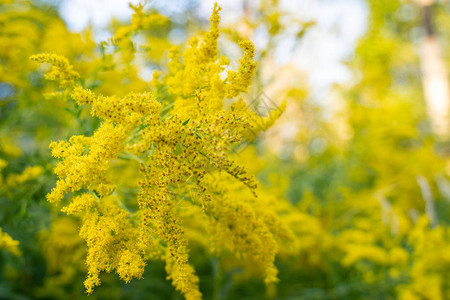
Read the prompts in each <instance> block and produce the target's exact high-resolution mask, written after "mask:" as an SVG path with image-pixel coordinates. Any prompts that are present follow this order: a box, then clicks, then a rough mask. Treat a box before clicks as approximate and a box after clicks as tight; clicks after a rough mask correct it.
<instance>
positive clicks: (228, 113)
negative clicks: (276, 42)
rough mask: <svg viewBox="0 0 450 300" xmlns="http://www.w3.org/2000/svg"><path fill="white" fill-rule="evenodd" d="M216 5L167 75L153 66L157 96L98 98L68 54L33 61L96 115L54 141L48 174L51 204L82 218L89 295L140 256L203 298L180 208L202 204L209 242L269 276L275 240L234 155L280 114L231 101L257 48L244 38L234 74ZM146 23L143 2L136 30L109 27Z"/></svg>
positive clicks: (138, 268)
mask: <svg viewBox="0 0 450 300" xmlns="http://www.w3.org/2000/svg"><path fill="white" fill-rule="evenodd" d="M219 11H220V8H219V7H218V6H217V4H216V5H215V6H214V9H213V12H212V16H211V18H210V22H211V27H210V30H209V31H208V32H206V33H205V34H203V36H202V37H193V38H192V39H191V40H190V41H189V45H188V47H187V48H186V50H184V51H181V50H180V49H179V48H177V47H173V48H172V49H171V50H170V62H169V68H168V70H167V72H166V73H165V74H164V75H162V74H161V73H160V72H155V74H154V78H153V80H152V86H153V87H161V86H164V87H165V88H166V94H167V95H166V96H165V97H164V98H158V97H156V96H155V94H156V95H157V90H156V91H155V90H149V91H147V92H144V93H134V92H130V93H129V94H127V95H125V96H115V95H110V96H103V95H100V94H96V93H95V92H93V91H91V90H89V89H86V88H84V87H83V86H82V85H81V84H80V83H79V81H78V79H79V77H80V76H79V74H78V73H77V72H76V70H75V69H74V68H73V67H72V66H71V65H70V64H69V62H68V60H67V59H66V58H64V57H61V56H58V55H56V54H46V53H43V54H37V55H33V56H32V57H31V59H32V60H34V61H36V62H39V63H46V64H49V65H50V71H49V72H48V73H47V74H46V76H45V77H46V78H47V79H51V80H56V81H57V82H59V87H60V88H61V89H63V90H64V91H65V92H66V93H67V94H69V95H70V98H71V99H73V101H75V102H76V104H77V105H78V106H79V107H86V108H88V109H89V110H90V113H91V115H92V117H95V118H98V119H100V120H101V124H100V126H99V127H98V128H97V129H96V130H95V132H94V133H93V134H92V136H85V135H74V136H72V137H71V138H70V139H68V140H61V141H58V142H53V143H51V144H50V149H51V151H52V155H53V156H54V157H56V158H58V159H59V162H58V165H57V166H56V168H55V170H54V172H55V174H56V175H57V176H58V182H57V183H56V187H55V188H54V189H53V190H52V192H51V193H49V194H48V195H47V199H48V201H50V202H52V203H55V204H56V203H59V202H61V201H63V200H64V199H66V200H64V202H65V203H67V204H66V205H65V206H64V207H63V208H62V211H63V212H65V213H66V214H68V215H76V216H79V217H80V218H81V219H82V224H83V225H82V227H81V229H80V236H81V237H82V238H83V239H84V240H85V241H86V244H87V247H88V251H87V259H86V264H87V269H88V275H87V279H86V281H85V287H86V291H87V293H92V292H93V290H94V287H95V286H98V285H100V273H101V272H103V271H106V272H111V271H115V272H116V273H117V274H118V275H119V276H120V278H122V279H123V280H124V281H125V282H128V281H130V280H131V279H132V278H141V277H142V274H143V271H144V268H145V266H146V264H147V259H146V258H148V257H159V258H160V259H162V260H164V261H165V263H166V271H167V273H168V278H170V279H171V280H172V282H173V285H174V286H175V287H176V289H178V290H179V291H180V292H181V293H183V294H184V296H185V297H186V299H199V298H201V293H200V291H199V279H198V277H197V276H196V274H195V270H194V268H193V267H192V266H191V265H190V264H189V254H188V252H189V243H188V239H187V238H186V235H185V229H184V226H183V219H184V218H185V216H184V215H183V211H182V209H180V207H181V206H182V205H185V204H183V203H189V205H192V206H195V207H198V208H199V209H200V210H199V213H201V214H203V215H204V217H203V218H204V219H205V220H209V221H208V224H209V225H208V226H209V227H210V234H211V243H213V242H214V241H215V245H216V246H215V247H217V246H218V245H221V244H222V242H221V241H222V240H226V239H227V238H226V236H228V235H230V236H231V237H232V238H231V240H230V241H229V242H227V245H224V246H227V247H228V249H229V250H231V251H232V252H234V253H235V254H236V255H238V256H241V255H243V256H245V257H248V258H250V259H253V260H254V261H255V262H256V263H258V264H261V266H262V270H263V272H264V274H265V275H264V277H265V280H266V282H267V283H268V284H269V283H272V282H276V281H277V276H276V274H277V271H276V268H275V266H274V260H275V254H276V253H277V243H276V241H275V237H274V234H273V233H272V231H271V230H270V229H269V226H270V224H268V222H267V220H266V219H265V218H264V217H263V216H262V215H260V214H259V213H258V211H257V210H256V207H257V203H256V201H255V197H257V194H258V192H257V182H256V180H255V179H254V177H253V176H252V174H251V173H249V172H248V170H247V169H246V168H245V166H242V165H239V164H238V163H236V162H235V161H234V160H233V158H232V156H231V155H230V153H231V150H232V147H234V146H236V145H237V144H239V143H240V142H243V141H244V140H245V137H246V131H248V130H253V132H255V131H256V132H259V131H261V130H264V129H267V128H268V127H269V126H270V125H271V124H273V122H274V120H275V119H276V118H277V117H279V115H280V113H279V112H278V113H276V114H272V115H271V116H269V117H268V118H262V117H259V116H258V115H256V113H254V112H252V111H251V110H250V109H249V108H247V107H246V104H245V102H244V101H243V100H242V99H241V98H239V95H240V94H241V93H245V92H246V91H247V89H248V87H249V86H250V84H251V82H252V78H253V75H254V73H255V69H256V66H257V63H256V62H255V61H254V56H255V47H254V46H253V44H252V43H251V42H249V41H243V42H241V43H240V47H241V48H242V50H243V52H244V55H243V56H242V58H241V59H240V61H239V67H238V69H237V70H236V71H233V70H230V69H229V63H230V62H229V60H228V59H227V58H226V57H224V56H220V55H219V51H218V46H217V40H218V37H219V20H220V18H219ZM143 18H145V17H144V16H143V13H142V7H141V6H138V7H135V15H134V16H133V25H132V26H131V27H130V28H126V32H125V31H124V32H121V33H117V34H116V41H117V40H120V39H121V38H125V37H124V36H126V35H128V34H129V32H130V31H137V30H139V29H140V28H141V27H142V26H145V22H143V21H142V19H143ZM150 23H151V22H150ZM124 30H125V29H124ZM119 36H120V37H119ZM222 74H226V76H225V78H224V79H223V78H222ZM118 160H125V161H127V162H129V163H130V164H132V163H136V167H138V168H139V171H140V176H139V178H138V179H137V180H138V184H139V188H140V191H139V193H138V194H137V196H136V198H135V199H134V201H135V203H123V202H121V200H120V198H121V196H120V192H119V190H120V187H118V186H117V185H116V184H115V182H114V181H112V180H110V179H109V173H110V172H111V168H112V166H113V165H114V164H115V163H116V162H117V161H118ZM218 177H220V178H218ZM218 181H219V182H223V183H222V184H218ZM233 181H234V182H236V183H238V185H241V186H242V187H244V188H245V189H247V190H248V191H249V193H245V195H246V197H242V196H241V197H239V196H238V195H236V194H235V193H236V192H235V191H236V188H237V189H238V190H239V187H234V185H235V183H233ZM136 204H137V205H136ZM127 205H130V207H131V208H128V207H127ZM266 223H267V224H266Z"/></svg>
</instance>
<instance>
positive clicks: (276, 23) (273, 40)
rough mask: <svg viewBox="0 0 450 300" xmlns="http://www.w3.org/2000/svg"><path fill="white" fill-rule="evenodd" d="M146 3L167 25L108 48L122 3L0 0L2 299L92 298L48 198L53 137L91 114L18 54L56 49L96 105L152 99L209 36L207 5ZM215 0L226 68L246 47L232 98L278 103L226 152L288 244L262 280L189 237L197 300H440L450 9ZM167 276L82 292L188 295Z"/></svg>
mask: <svg viewBox="0 0 450 300" xmlns="http://www.w3.org/2000/svg"><path fill="white" fill-rule="evenodd" d="M132 3H134V4H136V3H138V1H132ZM143 3H144V4H145V6H144V7H145V8H146V10H147V11H148V12H149V13H158V14H161V15H163V16H165V17H166V18H167V21H166V22H165V23H162V24H161V25H160V26H159V27H156V28H152V29H150V30H147V31H146V32H144V33H143V34H142V35H140V36H136V37H134V39H133V41H132V42H133V45H134V48H135V49H136V53H133V55H131V56H126V55H125V54H122V55H121V56H119V55H117V53H116V52H115V51H116V50H115V48H114V47H113V46H111V45H109V44H108V43H107V41H108V40H109V39H110V38H111V37H113V36H114V33H115V32H116V30H117V29H118V28H119V27H120V26H122V25H125V24H128V23H129V22H130V19H131V15H132V9H131V8H130V7H129V6H128V1H125V0H123V1H122V0H114V1H111V0H110V1H107V0H102V1H100V0H99V1H88V0H66V1H21V0H17V1H5V0H3V1H0V169H1V174H0V207H1V209H0V227H1V229H2V231H3V232H6V233H8V234H9V235H10V236H11V237H12V238H13V239H14V240H17V241H19V243H20V244H19V248H18V251H20V253H18V252H17V251H15V250H11V249H15V248H14V247H10V245H11V243H12V242H11V241H9V240H6V238H3V240H2V239H0V249H2V248H3V250H0V270H1V274H0V299H81V298H84V297H88V296H86V295H85V294H84V287H83V283H82V282H83V280H84V276H85V272H86V268H85V266H84V263H83V260H84V257H85V245H84V241H83V240H82V239H81V238H80V237H79V236H78V229H79V226H80V225H79V220H77V219H75V218H69V217H65V216H63V215H62V214H61V213H59V212H58V210H57V208H55V207H53V206H52V205H51V204H49V203H47V201H46V199H45V195H46V194H47V193H48V192H49V191H50V190H51V188H52V187H53V186H54V183H55V181H56V176H55V175H54V174H53V172H52V169H53V167H54V166H55V164H56V161H55V160H54V159H53V158H51V155H50V151H49V150H48V145H49V143H50V142H51V141H53V140H61V139H65V138H68V137H70V136H72V135H75V134H90V133H92V131H93V129H94V128H96V127H97V126H98V124H99V120H96V119H89V118H87V117H86V116H87V115H88V114H87V113H82V112H80V111H76V110H75V108H74V107H73V106H72V105H71V104H69V103H67V101H65V100H64V99H61V97H60V96H59V95H58V94H55V93H54V91H55V89H56V85H52V84H49V83H48V82H47V81H46V80H45V79H43V78H42V72H43V69H42V68H38V67H37V65H36V64H35V63H33V62H32V61H30V60H29V56H31V55H33V54H35V53H40V52H54V53H58V54H61V55H64V56H66V57H67V58H68V59H69V60H70V61H71V63H72V64H73V65H74V66H75V68H76V69H77V70H78V71H79V72H80V74H82V75H83V78H85V82H84V83H83V84H84V85H85V86H86V87H88V88H91V89H94V90H96V91H97V92H99V93H103V94H105V95H110V94H118V95H123V94H125V93H126V92H129V91H145V90H148V89H150V83H149V82H150V80H151V79H152V77H153V71H154V70H162V71H164V70H165V67H166V66H167V63H168V61H169V58H168V56H167V55H168V49H169V48H170V46H171V45H180V46H181V47H183V45H184V46H185V45H186V44H187V41H188V39H189V38H190V37H192V36H194V35H198V34H199V33H200V32H203V31H205V30H207V28H208V18H209V16H210V13H211V9H212V7H213V2H212V1H188V0H186V1H181V0H177V1H170V2H167V1H148V2H143ZM219 4H220V5H221V6H222V8H223V10H222V11H221V17H222V22H221V32H222V35H221V37H220V39H219V50H220V52H221V53H223V54H224V55H226V56H228V57H229V58H230V60H231V66H232V67H236V66H237V65H238V60H239V58H240V56H241V52H240V50H239V47H238V46H237V44H236V41H239V40H242V39H249V40H251V41H253V42H254V44H255V46H256V49H257V57H256V59H257V61H258V70H257V73H256V76H255V78H254V83H253V85H252V88H251V89H250V90H249V92H248V93H247V94H245V95H243V98H244V100H245V101H246V102H247V103H248V104H249V105H252V103H257V105H256V106H255V107H254V108H253V109H254V110H255V111H257V112H258V113H261V114H264V112H263V111H264V110H265V109H266V110H269V111H272V110H276V109H277V108H278V107H279V106H280V105H281V103H282V102H283V101H286V104H287V107H286V111H285V112H284V113H283V115H282V116H281V117H280V119H279V120H277V122H276V123H275V124H274V126H272V128H270V129H269V130H268V131H266V132H264V133H263V134H261V135H260V136H259V137H258V138H257V139H256V140H255V141H253V142H252V143H250V144H248V145H243V147H241V148H240V150H239V151H237V152H236V153H235V155H236V159H238V160H241V161H242V162H243V163H244V164H246V165H247V166H248V167H249V168H250V169H251V170H252V171H253V172H254V173H255V174H256V175H257V178H258V180H259V181H260V183H261V193H262V194H263V197H269V199H272V200H271V201H272V202H273V203H274V205H275V207H276V211H277V213H278V214H279V215H280V217H281V219H283V220H284V222H286V224H288V226H289V227H290V228H291V229H292V230H293V232H294V233H295V235H296V237H297V239H298V243H296V245H295V246H292V247H290V246H289V245H287V246H286V247H285V248H284V247H282V248H281V249H279V255H278V256H277V261H276V265H277V267H278V269H279V272H280V273H279V278H280V281H279V283H278V284H277V285H276V286H271V287H266V286H265V285H264V282H263V280H261V279H260V278H258V277H257V276H255V274H251V272H250V273H247V272H246V271H245V270H244V268H243V267H242V265H239V264H237V263H236V262H234V261H233V260H232V259H230V258H229V257H227V256H220V257H216V256H214V255H212V254H211V253H210V252H209V250H208V249H207V248H206V247H204V245H203V242H202V239H207V238H208V237H207V236H202V235H199V236H200V237H197V238H192V239H193V240H194V242H193V243H192V248H191V249H190V256H191V262H192V264H193V265H194V267H195V269H196V271H197V273H198V275H199V277H200V289H201V291H202V293H203V295H204V299H265V298H268V299H450V283H449V280H448V277H449V276H448V274H450V229H449V222H450V181H449V179H450V178H449V176H450V143H449V140H450V116H449V109H450V92H449V85H448V80H449V78H448V75H449V73H448V65H449V63H450V56H449V54H448V53H450V51H449V47H450V29H449V28H450V1H446V0H441V1H432V0H429V1H427V0H422V1H419V0H416V1H413V0H360V1H359V0H335V1H332V0H295V1H275V0H267V1H265V0H261V1H238V0H233V1H223V2H219ZM144 46H148V47H144ZM107 59H111V61H114V62H115V63H117V65H119V67H118V68H111V69H108V67H107V66H108V63H109V61H106V63H105V60H107ZM121 64H122V65H121ZM99 65H102V68H97V66H99ZM105 66H106V67H105ZM120 66H129V67H120ZM255 99H256V100H258V101H256V102H255V101H254V100H255ZM83 114H84V115H86V116H84V115H83ZM82 118H84V119H83V120H84V121H83V122H80V119H82ZM118 180H119V179H118ZM130 197H132V195H130ZM196 234H197V233H196V232H195V230H194V229H192V236H193V237H196V236H197V235H196ZM8 245H9V246H8ZM8 247H9V248H8ZM8 249H10V251H8ZM165 277H166V275H165V271H164V265H163V263H161V262H158V261H154V262H153V261H152V262H151V263H150V264H149V266H148V267H147V269H146V271H145V274H144V279H142V280H133V281H131V282H130V283H129V284H125V283H123V282H121V281H120V280H119V279H118V277H117V276H116V275H115V274H105V275H104V277H103V278H102V281H103V283H102V285H101V286H100V287H98V288H97V290H96V291H95V293H94V294H93V295H90V296H89V297H90V298H91V299H92V298H93V299H182V296H181V295H180V294H179V293H178V292H177V291H176V290H175V289H174V288H173V287H172V286H171V284H170V282H169V281H166V279H165Z"/></svg>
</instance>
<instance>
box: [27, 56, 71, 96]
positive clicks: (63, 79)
mask: <svg viewBox="0 0 450 300" xmlns="http://www.w3.org/2000/svg"><path fill="white" fill-rule="evenodd" d="M30 58H31V60H33V61H36V62H38V63H41V64H42V63H47V64H50V66H51V69H50V71H49V72H47V73H46V74H45V78H46V79H48V80H58V81H59V86H60V87H61V88H68V87H71V86H72V85H73V84H74V83H75V81H76V80H78V78H79V77H80V74H78V73H77V72H76V71H74V70H73V67H72V65H71V64H70V63H69V61H68V60H67V58H65V57H63V56H59V55H56V54H36V55H33V56H31V57H30Z"/></svg>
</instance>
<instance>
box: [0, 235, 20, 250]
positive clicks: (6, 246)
mask: <svg viewBox="0 0 450 300" xmlns="http://www.w3.org/2000/svg"><path fill="white" fill-rule="evenodd" d="M0 249H2V250H6V251H8V252H9V253H11V254H13V255H15V256H19V255H20V250H19V242H18V241H16V240H14V239H13V238H12V237H11V236H10V235H9V234H7V233H6V232H2V229H1V228H0Z"/></svg>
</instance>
